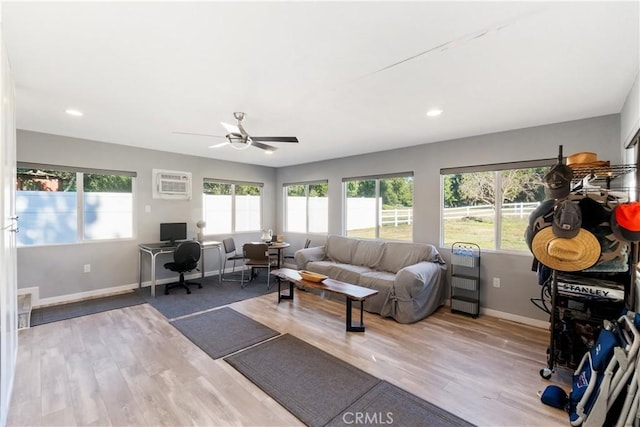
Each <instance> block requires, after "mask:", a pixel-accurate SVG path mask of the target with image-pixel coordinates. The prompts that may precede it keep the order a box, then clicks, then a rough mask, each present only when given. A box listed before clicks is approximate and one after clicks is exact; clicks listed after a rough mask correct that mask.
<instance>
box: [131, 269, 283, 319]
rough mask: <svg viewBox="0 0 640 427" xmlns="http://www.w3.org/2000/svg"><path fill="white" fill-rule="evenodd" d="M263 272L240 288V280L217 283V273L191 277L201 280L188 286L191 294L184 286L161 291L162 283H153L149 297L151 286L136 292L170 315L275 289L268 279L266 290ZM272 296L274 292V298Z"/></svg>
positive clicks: (215, 305) (185, 312)
mask: <svg viewBox="0 0 640 427" xmlns="http://www.w3.org/2000/svg"><path fill="white" fill-rule="evenodd" d="M265 275H266V272H263V273H262V274H260V275H259V276H258V278H257V279H255V280H254V281H253V282H250V283H249V284H247V285H246V286H245V288H244V289H242V288H241V287H240V281H237V282H222V284H218V276H209V277H205V279H204V280H202V279H198V280H193V282H196V283H201V284H202V289H200V288H198V287H197V286H190V289H191V294H187V293H186V292H185V290H184V289H180V288H173V289H171V290H170V293H169V295H165V294H164V285H158V286H157V287H156V297H155V298H152V297H151V289H150V288H149V287H148V286H147V287H144V288H142V289H139V290H138V292H139V294H140V295H141V296H142V297H143V298H144V299H145V300H146V301H147V302H148V303H149V304H151V305H152V306H153V307H154V308H155V309H156V310H158V311H159V312H160V313H162V315H163V316H165V317H166V318H167V319H174V318H176V317H181V316H185V315H187V314H192V313H198V312H200V311H205V310H209V309H212V308H216V307H221V306H223V305H227V304H231V303H234V302H238V301H243V300H245V299H249V298H255V297H259V296H261V295H265V294H269V293H272V292H275V291H277V290H278V284H277V283H275V281H273V282H272V285H271V289H270V290H268V291H267V282H266V277H265ZM272 280H273V278H272ZM190 282H191V280H190ZM275 298H276V297H275V296H274V301H275Z"/></svg>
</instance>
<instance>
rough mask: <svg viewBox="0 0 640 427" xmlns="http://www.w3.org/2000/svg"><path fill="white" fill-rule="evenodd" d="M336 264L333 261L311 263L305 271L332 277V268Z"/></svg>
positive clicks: (306, 266)
mask: <svg viewBox="0 0 640 427" xmlns="http://www.w3.org/2000/svg"><path fill="white" fill-rule="evenodd" d="M335 264H336V263H335V262H333V261H311V262H308V263H307V264H306V265H305V268H304V269H305V270H308V271H312V272H314V273H320V274H324V275H325V276H330V275H331V267H333V266H334V265H335Z"/></svg>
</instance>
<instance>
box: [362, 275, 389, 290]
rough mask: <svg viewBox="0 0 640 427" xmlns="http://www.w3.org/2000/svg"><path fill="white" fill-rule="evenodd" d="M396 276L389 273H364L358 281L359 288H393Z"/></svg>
mask: <svg viewBox="0 0 640 427" xmlns="http://www.w3.org/2000/svg"><path fill="white" fill-rule="evenodd" d="M395 280H396V275H395V274H393V273H389V272H388V271H371V272H368V273H363V274H361V275H360V278H359V279H358V283H357V284H358V286H364V287H365V288H371V289H382V288H393V284H394V282H395Z"/></svg>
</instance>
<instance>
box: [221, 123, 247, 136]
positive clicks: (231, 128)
mask: <svg viewBox="0 0 640 427" xmlns="http://www.w3.org/2000/svg"><path fill="white" fill-rule="evenodd" d="M220 124H221V125H222V126H223V127H224V128H225V129H226V130H227V132H228V133H235V134H238V135H242V133H241V132H240V129H238V126H236V125H230V124H229V123H225V122H220Z"/></svg>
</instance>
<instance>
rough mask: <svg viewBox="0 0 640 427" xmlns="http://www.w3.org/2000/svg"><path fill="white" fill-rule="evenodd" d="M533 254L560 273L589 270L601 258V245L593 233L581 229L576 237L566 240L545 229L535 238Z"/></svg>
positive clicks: (548, 228)
mask: <svg viewBox="0 0 640 427" xmlns="http://www.w3.org/2000/svg"><path fill="white" fill-rule="evenodd" d="M531 252H533V255H534V256H535V257H536V259H537V260H538V261H540V262H541V263H542V264H544V265H546V266H547V267H549V268H552V269H554V270H558V271H579V270H584V269H585V268H589V267H591V266H592V265H594V264H595V263H596V262H598V259H599V258H600V243H599V242H598V239H597V238H596V236H594V235H593V233H591V232H589V231H587V230H585V229H584V228H581V229H580V230H579V231H578V234H577V235H576V237H573V238H571V239H565V238H563V237H557V236H556V235H555V234H553V229H552V228H551V227H547V228H543V229H542V230H540V231H539V232H538V233H536V235H535V236H534V238H533V242H532V243H531Z"/></svg>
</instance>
